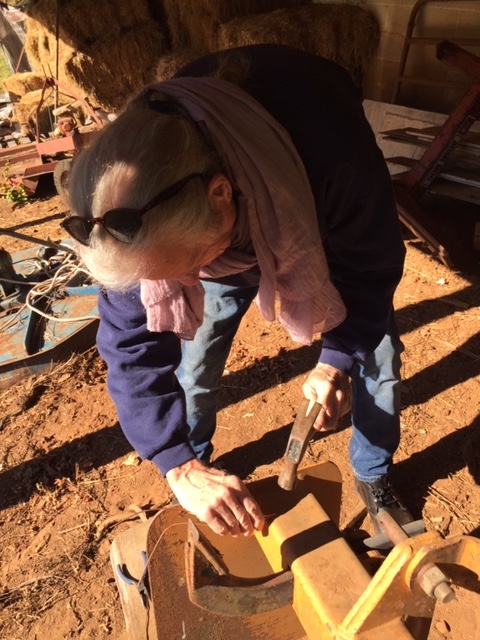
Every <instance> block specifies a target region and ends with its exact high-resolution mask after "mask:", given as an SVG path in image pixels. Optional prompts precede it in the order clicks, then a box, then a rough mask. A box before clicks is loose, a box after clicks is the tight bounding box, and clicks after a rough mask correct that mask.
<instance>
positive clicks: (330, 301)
mask: <svg viewBox="0 0 480 640" xmlns="http://www.w3.org/2000/svg"><path fill="white" fill-rule="evenodd" d="M153 88H156V87H155V86H154V87H153ZM157 88H158V90H159V92H161V93H162V94H163V95H166V96H171V97H172V98H174V99H175V100H176V101H177V102H178V103H180V104H181V105H182V106H183V107H184V108H185V109H186V110H187V111H188V112H189V114H190V116H191V117H192V118H193V119H194V120H196V121H197V122H199V123H201V125H202V126H204V127H205V128H206V129H207V130H208V132H209V134H210V137H211V139H212V141H213V143H214V145H215V148H216V149H217V152H218V153H219V155H220V157H221V158H222V160H223V162H224V165H225V167H227V177H228V178H229V180H230V181H231V182H232V185H233V186H234V188H235V189H236V190H237V191H239V192H240V193H241V196H240V197H239V199H238V202H237V222H236V224H235V228H234V238H235V242H232V247H231V248H230V249H227V251H226V252H225V253H224V254H222V255H221V256H220V257H219V258H217V259H216V260H215V261H214V262H212V263H211V264H210V265H208V267H205V268H204V270H203V271H202V272H201V274H200V275H201V277H202V278H208V277H210V278H218V277H223V276H226V275H231V274H233V273H239V272H241V271H245V270H247V269H250V268H251V267H252V266H253V265H254V264H258V265H259V267H260V272H261V277H260V284H259V291H258V296H257V304H258V306H259V309H260V312H261V314H262V316H263V317H264V318H265V319H266V320H268V321H273V320H275V318H276V312H275V301H276V299H277V298H278V299H279V301H280V305H279V314H278V319H279V321H280V323H281V324H282V325H283V326H284V327H285V328H286V329H287V331H288V332H289V334H290V336H291V338H292V339H293V340H295V341H297V342H301V343H302V344H310V343H311V342H312V340H313V335H314V333H317V332H324V331H328V330H330V329H333V328H334V327H336V326H337V325H338V324H340V323H341V322H342V321H343V320H344V318H345V314H346V312H345V307H344V306H343V303H342V300H341V298H340V295H339V293H338V291H337V290H336V289H335V287H334V286H333V284H332V283H331V282H330V279H329V273H328V266H327V262H326V259H325V254H324V251H323V246H322V240H321V237H320V232H319V230H318V224H317V219H316V211H315V203H314V199H313V194H312V190H311V187H310V184H309V182H308V178H307V175H306V172H305V168H304V166H303V163H302V161H301V159H300V157H299V156H298V153H297V151H296V149H295V147H294V145H293V143H292V141H291V139H290V136H289V135H288V133H287V132H286V131H285V129H284V128H283V127H282V126H281V125H280V124H279V123H278V122H277V121H276V120H275V119H274V118H272V116H271V115H270V114H269V113H268V112H267V111H266V110H265V109H264V108H263V107H262V106H261V105H260V104H259V103H258V102H257V101H256V100H254V99H253V98H251V97H250V96H249V95H248V94H247V93H245V92H244V91H243V90H242V89H240V88H239V87H237V86H235V85H233V84H231V83H230V82H226V81H224V80H219V79H216V78H176V79H174V80H170V81H168V82H162V83H160V84H158V85H157ZM140 285H141V298H142V302H143V304H144V306H145V309H146V312H147V326H148V329H149V330H150V331H173V332H174V333H176V334H177V335H178V336H179V337H181V338H184V339H193V338H194V336H195V332H196V330H197V329H198V327H199V326H200V325H201V324H202V320H203V299H204V290H203V287H202V285H201V284H198V285H196V286H194V287H186V286H183V285H182V284H181V283H179V282H177V281H167V280H142V281H141V283H140Z"/></svg>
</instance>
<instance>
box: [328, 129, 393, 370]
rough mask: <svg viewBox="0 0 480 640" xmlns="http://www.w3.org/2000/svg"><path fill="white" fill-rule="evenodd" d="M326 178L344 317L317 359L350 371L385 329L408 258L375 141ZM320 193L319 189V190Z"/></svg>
mask: <svg viewBox="0 0 480 640" xmlns="http://www.w3.org/2000/svg"><path fill="white" fill-rule="evenodd" d="M364 148H365V154H364V157H363V158H362V157H359V158H357V161H356V162H354V163H351V162H350V163H344V164H341V165H337V167H336V169H335V173H334V174H333V175H330V176H329V179H328V180H327V181H326V182H325V183H324V186H323V193H322V205H321V206H322V207H324V213H325V217H324V224H325V227H324V229H323V232H324V245H325V252H326V257H327V261H328V264H329V268H330V276H331V279H332V282H333V283H334V285H335V286H336V288H337V289H338V291H339V293H340V295H341V297H342V300H343V302H344V304H345V307H346V309H347V316H346V319H345V320H344V322H343V323H342V324H340V325H339V326H338V327H335V328H334V329H333V330H331V331H328V332H326V333H325V334H323V336H322V340H323V344H322V351H321V354H320V359H319V361H320V362H322V363H326V364H330V365H332V366H334V367H336V368H337V369H339V370H341V371H344V372H345V373H350V372H351V370H352V368H353V366H354V365H355V363H356V362H362V361H364V360H365V359H366V358H368V357H369V356H370V355H371V354H372V353H373V351H374V350H375V349H376V347H377V346H378V345H379V343H380V341H381V340H382V339H383V337H384V335H385V333H386V332H387V330H388V328H389V326H390V322H391V320H392V318H391V316H392V314H393V296H394V293H395V290H396V288H397V286H398V283H399V282H400V279H401V277H402V272H403V263H404V259H405V246H404V243H403V239H402V235H401V229H400V223H399V220H398V215H397V211H396V207H395V199H394V195H393V189H392V184H391V178H390V175H389V173H388V169H387V168H386V165H385V162H384V159H383V156H382V155H381V152H380V151H379V150H378V147H376V145H375V143H374V141H369V140H368V139H367V140H366V144H365V147H364ZM317 195H318V194H317Z"/></svg>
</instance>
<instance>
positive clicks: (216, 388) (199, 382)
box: [177, 280, 258, 459]
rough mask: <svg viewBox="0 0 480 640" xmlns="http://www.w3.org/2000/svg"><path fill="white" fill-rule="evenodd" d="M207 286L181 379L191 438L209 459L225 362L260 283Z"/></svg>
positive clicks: (185, 352) (187, 342)
mask: <svg viewBox="0 0 480 640" xmlns="http://www.w3.org/2000/svg"><path fill="white" fill-rule="evenodd" d="M202 284H203V286H204V289H205V309H204V318H203V324H202V326H201V327H200V328H199V329H198V331H197V333H196V335H195V339H194V340H185V341H184V342H183V344H182V362H181V365H180V367H179V368H178V370H177V377H178V380H179V382H180V384H181V386H182V387H183V389H184V391H185V397H186V403H187V420H188V424H189V426H190V436H189V438H190V442H191V444H192V446H193V449H194V451H195V453H196V454H197V457H198V458H204V459H208V458H209V457H210V455H211V453H212V451H213V447H212V444H211V439H212V437H213V434H214V432H215V427H216V413H217V403H218V395H219V392H220V385H221V379H222V375H223V372H224V370H225V362H226V360H227V357H228V354H229V352H230V347H231V346H232V341H233V338H234V336H235V333H236V332H237V329H238V326H239V324H240V321H241V319H242V317H243V316H244V314H245V313H246V311H247V309H248V308H249V306H250V304H251V302H252V300H253V299H254V298H255V296H256V294H257V291H258V288H257V287H232V286H227V285H223V284H219V283H217V282H211V281H208V280H206V281H202Z"/></svg>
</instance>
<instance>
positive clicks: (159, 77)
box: [155, 51, 197, 82]
mask: <svg viewBox="0 0 480 640" xmlns="http://www.w3.org/2000/svg"><path fill="white" fill-rule="evenodd" d="M196 57H197V56H196V55H195V53H194V52H193V51H182V52H181V53H169V54H167V55H166V56H162V57H161V58H160V60H159V61H158V64H157V70H156V73H155V81H156V82H163V81H164V80H170V79H171V78H173V76H174V75H175V74H176V73H177V71H179V70H180V69H181V68H182V67H184V66H186V65H187V64H189V63H190V62H193V61H194V60H195V59H196Z"/></svg>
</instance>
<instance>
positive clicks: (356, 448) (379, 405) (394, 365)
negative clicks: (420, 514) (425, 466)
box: [350, 314, 403, 482]
mask: <svg viewBox="0 0 480 640" xmlns="http://www.w3.org/2000/svg"><path fill="white" fill-rule="evenodd" d="M402 351H403V344H402V343H401V341H400V338H399V336H398V330H397V327H396V324H395V321H394V319H393V314H392V322H391V327H390V330H389V331H388V333H387V334H386V335H385V337H384V338H383V340H382V342H381V343H380V344H379V345H378V347H377V348H376V350H375V351H374V353H373V354H372V355H371V356H370V357H369V358H368V359H367V360H366V361H365V362H364V363H363V364H359V365H357V366H356V367H355V369H354V371H353V373H352V392H353V393H352V395H353V399H352V425H353V431H352V437H351V440H350V461H351V464H352V468H353V471H354V473H355V475H356V477H357V478H358V479H359V480H362V481H363V482H373V481H375V480H378V479H379V478H380V477H381V476H383V475H386V474H387V473H388V471H389V469H390V467H391V465H392V458H393V454H394V453H395V451H396V450H397V447H398V444H399V442H400V384H401V378H400V367H401V359H400V355H401V353H402Z"/></svg>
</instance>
